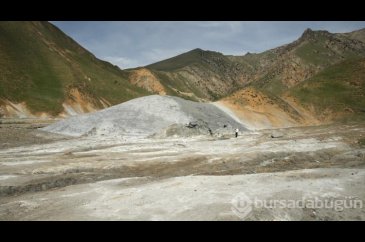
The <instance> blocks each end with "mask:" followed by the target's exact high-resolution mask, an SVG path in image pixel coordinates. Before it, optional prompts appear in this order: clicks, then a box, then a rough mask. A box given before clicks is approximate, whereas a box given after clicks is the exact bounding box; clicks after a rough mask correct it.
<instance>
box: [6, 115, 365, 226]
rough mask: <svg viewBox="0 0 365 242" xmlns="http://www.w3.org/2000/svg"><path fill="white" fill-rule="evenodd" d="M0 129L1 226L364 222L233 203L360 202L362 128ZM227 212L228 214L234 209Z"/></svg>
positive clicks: (363, 194) (348, 211) (361, 215)
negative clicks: (77, 132)
mask: <svg viewBox="0 0 365 242" xmlns="http://www.w3.org/2000/svg"><path fill="white" fill-rule="evenodd" d="M44 125H45V124H44V123H38V122H35V121H33V122H29V123H18V124H17V123H14V122H13V123H12V122H7V123H6V124H0V127H1V128H0V220H242V219H244V220H365V208H345V209H343V210H342V211H338V210H336V209H333V208H308V207H305V208H277V207H275V208H262V207H261V208H259V207H254V208H253V210H252V211H251V212H250V213H249V214H248V215H247V216H244V217H243V216H241V217H240V216H239V215H240V214H238V216H237V211H236V212H234V206H235V205H234V203H232V199H234V198H237V195H239V194H242V193H244V194H245V195H246V196H247V197H248V198H249V199H251V200H254V199H261V200H270V199H287V200H288V199H294V200H300V199H302V198H303V197H305V198H310V199H311V198H312V199H314V198H319V199H326V198H328V199H342V198H344V199H345V198H356V199H359V200H361V201H365V189H364V187H365V169H364V168H365V147H363V146H361V145H360V144H358V140H359V139H361V138H364V137H365V124H352V125H327V126H315V127H302V128H288V129H281V130H280V131H281V132H282V133H283V134H284V136H283V137H280V138H271V137H270V136H271V134H272V132H273V131H272V130H261V131H255V132H250V131H248V132H242V133H241V134H240V135H239V137H238V138H237V139H235V138H234V137H233V134H232V137H228V136H227V137H225V138H219V139H218V138H211V137H208V136H201V137H196V138H169V139H136V140H131V139H129V140H128V141H127V140H126V139H124V138H122V137H120V138H109V139H108V138H106V137H105V138H103V139H101V138H92V137H84V138H69V137H66V136H59V135H54V134H53V135H52V134H49V133H46V132H42V131H40V130H38V129H36V128H38V127H43V126H44ZM232 208H233V209H232Z"/></svg>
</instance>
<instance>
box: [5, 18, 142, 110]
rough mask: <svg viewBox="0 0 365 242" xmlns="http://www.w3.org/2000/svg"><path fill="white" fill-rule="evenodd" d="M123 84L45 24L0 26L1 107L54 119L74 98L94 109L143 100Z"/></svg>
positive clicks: (117, 73)
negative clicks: (10, 106)
mask: <svg viewBox="0 0 365 242" xmlns="http://www.w3.org/2000/svg"><path fill="white" fill-rule="evenodd" d="M127 78H128V75H127V73H125V72H123V71H121V70H120V69H119V68H118V67H116V66H113V65H111V64H110V63H108V62H104V61H101V60H99V59H97V58H96V57H95V56H94V55H92V54H91V53H90V52H88V51H87V50H85V49H84V48H83V47H81V46H80V45H79V44H77V43H76V42H75V41H74V40H72V39H71V38H70V37H68V36H67V35H65V34H64V33H63V32H62V31H60V30H59V29H58V28H57V27H55V26H53V25H52V24H50V23H48V22H0V100H2V102H4V100H8V101H11V102H14V103H19V102H25V103H26V106H27V107H28V108H29V109H30V111H32V112H47V113H50V114H52V115H57V114H59V113H61V112H62V111H63V106H62V104H63V103H64V102H65V101H67V100H70V101H72V99H75V97H74V96H73V94H74V93H75V92H76V93H78V94H79V96H80V95H81V96H82V99H83V100H84V101H85V102H87V103H90V104H91V105H93V106H95V108H101V107H103V104H102V101H101V100H104V103H110V104H117V103H120V102H123V101H126V100H129V99H132V98H135V97H138V96H141V95H146V94H147V92H146V91H145V90H143V89H141V88H138V87H136V86H134V85H131V84H130V83H129V82H128V80H127ZM76 90H77V91H76Z"/></svg>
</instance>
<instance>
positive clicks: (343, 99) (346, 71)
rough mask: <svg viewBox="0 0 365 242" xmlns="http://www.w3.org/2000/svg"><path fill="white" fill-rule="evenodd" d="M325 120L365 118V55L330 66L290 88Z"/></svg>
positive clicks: (295, 95) (292, 94)
mask: <svg viewBox="0 0 365 242" xmlns="http://www.w3.org/2000/svg"><path fill="white" fill-rule="evenodd" d="M289 94H290V95H291V96H293V97H295V98H296V99H297V100H299V102H300V103H301V104H302V105H303V106H304V107H306V108H308V109H312V110H314V111H315V114H316V116H317V117H319V118H320V119H322V120H326V119H341V118H344V117H345V116H348V117H351V118H353V119H358V118H363V119H364V118H365V58H361V59H352V60H346V61H343V62H341V63H338V64H336V65H333V66H331V67H328V68H326V69H325V70H323V71H321V72H320V73H318V74H317V75H315V76H313V77H311V78H309V79H308V80H306V81H304V82H302V83H300V84H299V85H297V86H296V87H294V88H292V89H291V90H290V91H289Z"/></svg>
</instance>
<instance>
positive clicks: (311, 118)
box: [146, 29, 365, 127]
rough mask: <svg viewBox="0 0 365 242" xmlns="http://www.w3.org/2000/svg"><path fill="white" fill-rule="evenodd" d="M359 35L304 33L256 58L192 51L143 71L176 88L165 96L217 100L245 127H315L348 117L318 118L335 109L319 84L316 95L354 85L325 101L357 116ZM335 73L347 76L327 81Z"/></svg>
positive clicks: (364, 43) (362, 49)
mask: <svg viewBox="0 0 365 242" xmlns="http://www.w3.org/2000/svg"><path fill="white" fill-rule="evenodd" d="M364 33H365V29H362V30H358V31H354V32H351V33H345V34H334V33H329V32H328V31H313V30H311V29H307V30H305V31H304V33H303V34H302V36H301V37H300V38H299V39H297V40H296V41H294V42H292V43H290V44H287V45H284V46H280V47H278V48H274V49H271V50H268V51H265V52H262V53H258V54H254V53H247V54H246V55H244V56H225V55H223V54H220V53H217V52H211V51H203V50H201V49H196V50H193V51H190V52H187V53H185V54H182V55H179V56H176V57H173V58H170V59H167V60H164V61H161V62H157V63H155V64H152V65H149V66H146V68H147V69H148V70H149V71H150V72H151V73H153V74H154V76H156V77H158V78H157V79H159V80H160V82H161V83H162V84H163V85H164V86H167V87H172V86H173V84H175V86H174V88H171V89H172V90H168V93H169V94H171V95H179V96H183V95H184V94H189V96H188V95H186V96H188V97H189V98H192V99H197V100H203V101H217V100H219V103H220V104H222V105H226V106H229V107H230V108H232V109H233V110H235V111H236V114H237V115H238V116H241V117H244V118H243V119H245V121H247V120H248V119H250V120H251V122H250V124H248V125H249V126H250V125H251V126H254V127H267V126H274V127H281V126H291V125H293V126H294V125H298V124H317V123H321V122H326V121H330V120H333V119H338V118H341V117H344V116H351V115H352V114H353V113H352V112H350V113H349V112H348V111H345V112H342V111H340V110H339V109H338V107H337V108H334V110H333V112H334V113H337V114H334V113H332V114H331V115H327V116H326V118H325V117H322V116H321V114H323V113H322V111H323V110H329V109H331V108H333V107H334V106H333V105H330V102H329V101H328V102H327V104H326V105H324V103H321V102H320V101H319V100H321V99H322V98H324V99H325V98H327V99H328V98H329V97H328V94H329V93H328V92H320V91H318V90H317V89H316V85H315V83H317V82H318V80H319V79H320V80H323V85H324V86H323V87H322V89H320V90H324V89H326V88H329V86H328V85H332V84H330V83H331V82H332V81H336V82H337V83H349V82H351V81H349V80H350V79H351V80H352V79H356V80H357V81H355V82H351V83H357V84H356V85H353V86H350V87H348V88H349V89H348V90H347V92H344V91H343V89H341V88H345V86H338V88H337V89H333V90H332V91H331V92H330V95H331V99H332V101H335V100H338V102H341V105H342V108H344V109H346V110H352V111H353V112H354V113H358V112H360V114H361V115H362V111H359V110H360V108H359V107H358V105H361V104H362V102H361V100H359V98H360V99H361V97H362V96H363V94H364V89H361V88H359V87H362V85H363V83H362V80H363V76H362V75H363V73H362V72H361V68H360V66H361V65H362V64H361V63H362V62H363V61H362V60H363V58H364V57H365V38H364V37H365V34H364ZM351 68H352V69H351ZM354 68H355V69H356V68H358V69H359V68H360V69H359V70H360V71H355V70H353V69H354ZM358 69H356V70H358ZM336 70H338V72H337V73H338V74H340V73H341V71H343V72H344V73H347V74H346V75H348V76H345V75H337V76H336V79H335V80H333V79H329V78H331V77H332V76H331V73H336ZM324 77H327V79H325V80H324V79H323V78H324ZM309 83H311V84H309ZM324 83H327V84H324ZM318 85H319V84H318ZM321 85H322V84H321ZM303 90H304V91H303ZM305 92H307V93H309V92H311V93H312V92H313V95H314V96H315V97H316V98H315V99H314V98H313V99H309V98H306V99H305V98H303V96H304V93H305ZM347 95H349V96H348V97H347V99H346V101H348V99H351V101H348V102H345V103H342V101H344V100H345V99H344V98H343V97H344V96H347ZM355 97H357V98H355ZM315 100H317V101H315ZM328 100H329V99H328ZM339 105H340V104H339ZM341 105H340V106H341ZM320 107H322V108H320ZM355 110H357V111H355ZM361 115H360V116H361Z"/></svg>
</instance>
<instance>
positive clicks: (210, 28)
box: [50, 21, 365, 69]
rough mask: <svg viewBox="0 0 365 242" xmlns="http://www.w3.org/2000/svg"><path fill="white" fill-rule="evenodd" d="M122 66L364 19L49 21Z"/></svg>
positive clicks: (260, 47)
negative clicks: (198, 49)
mask: <svg viewBox="0 0 365 242" xmlns="http://www.w3.org/2000/svg"><path fill="white" fill-rule="evenodd" d="M50 22H51V23H52V24H54V25H56V26H57V27H58V28H60V29H61V30H62V31H63V32H65V33H66V34H67V35H69V36H70V37H72V38H73V39H74V40H76V41H77V42H78V43H79V44H81V45H82V46H83V47H85V48H86V49H87V50H89V51H90V52H92V53H93V54H94V55H95V56H96V57H98V58H99V59H102V60H106V61H109V62H111V63H112V64H114V65H118V66H119V67H120V68H121V69H126V68H133V67H138V66H145V65H148V64H152V63H154V62H158V61H161V60H164V59H167V58H171V57H173V56H176V55H179V54H182V53H184V52H187V51H190V50H192V49H195V48H201V49H203V50H212V51H218V52H221V53H223V54H226V55H244V54H246V53H247V52H251V53H259V52H263V51H266V50H269V49H272V48H275V47H278V46H281V45H284V44H288V43H290V42H292V41H294V40H296V39H298V38H299V37H300V36H301V34H302V33H303V31H304V30H305V29H307V28H311V29H313V30H327V31H329V32H332V33H344V32H351V31H354V30H358V29H361V28H365V21H309V22H303V21H281V22H278V21H243V22H236V21H235V22H233V21H232V22H231V21H227V22H226V21H220V22H212V21H180V22H174V21H50Z"/></svg>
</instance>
